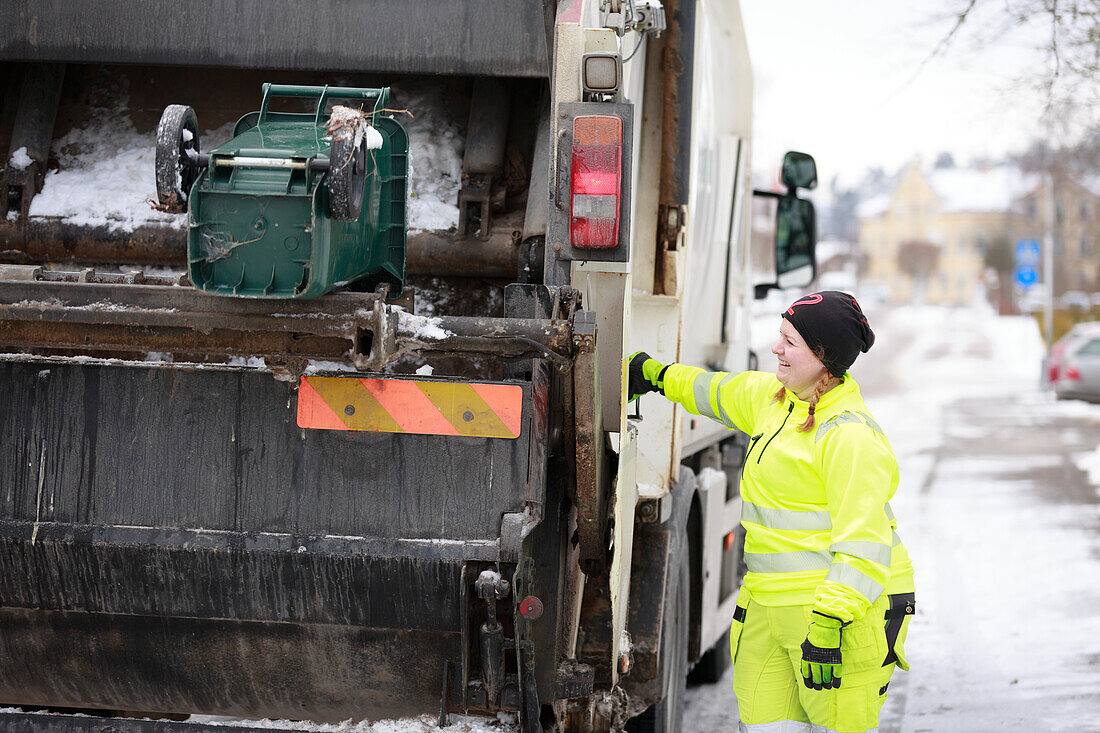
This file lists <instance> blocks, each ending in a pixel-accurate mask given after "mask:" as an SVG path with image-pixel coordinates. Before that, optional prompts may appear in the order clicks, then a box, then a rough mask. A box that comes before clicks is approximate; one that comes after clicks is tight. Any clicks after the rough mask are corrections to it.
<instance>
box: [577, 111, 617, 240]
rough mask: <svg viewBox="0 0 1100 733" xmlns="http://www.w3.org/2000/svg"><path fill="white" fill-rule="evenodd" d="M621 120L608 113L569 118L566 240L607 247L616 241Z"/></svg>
mask: <svg viewBox="0 0 1100 733" xmlns="http://www.w3.org/2000/svg"><path fill="white" fill-rule="evenodd" d="M622 156H623V121H622V119H620V118H618V117H615V116H612V115H586V116H581V117H577V118H575V119H574V120H573V156H572V167H571V170H572V178H571V185H570V197H571V203H570V220H569V243H570V244H571V245H572V246H574V247H586V248H592V249H608V248H611V247H615V246H617V245H618V244H619V202H620V196H621V190H622V189H621V184H622Z"/></svg>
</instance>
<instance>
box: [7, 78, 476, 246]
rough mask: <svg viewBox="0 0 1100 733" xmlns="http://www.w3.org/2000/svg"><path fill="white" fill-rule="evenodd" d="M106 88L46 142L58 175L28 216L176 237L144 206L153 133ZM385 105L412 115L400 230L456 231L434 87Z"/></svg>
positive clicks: (176, 222) (124, 96) (182, 221)
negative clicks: (147, 229) (157, 230)
mask: <svg viewBox="0 0 1100 733" xmlns="http://www.w3.org/2000/svg"><path fill="white" fill-rule="evenodd" d="M113 81H114V82H115V83H113V84H103V85H102V86H100V87H97V88H96V89H94V90H91V93H92V95H93V97H94V99H93V104H94V106H93V107H92V113H91V115H90V116H89V117H88V118H87V119H86V120H84V121H83V124H82V125H80V126H78V127H76V128H74V129H72V130H71V131H69V132H68V133H66V134H65V135H64V136H63V137H61V138H59V139H57V140H54V141H53V144H52V146H51V155H52V157H54V158H56V159H57V161H58V165H59V168H58V169H55V170H50V171H49V172H48V173H47V174H46V178H45V181H44V183H43V187H42V191H40V192H39V193H38V195H36V196H35V197H34V199H33V200H32V202H31V208H30V216H31V217H32V218H49V219H54V220H59V221H61V222H63V223H66V224H71V225H75V226H85V227H106V228H107V229H108V230H110V231H112V232H118V231H122V232H131V231H134V229H136V228H138V227H142V226H148V225H152V226H163V227H171V228H173V229H177V230H181V229H183V227H184V226H185V225H186V216H185V215H184V214H169V213H165V212H161V211H157V210H156V209H155V208H153V205H152V204H153V203H154V202H155V201H156V199H157V192H156V179H155V177H154V161H155V158H156V133H155V131H148V132H139V131H138V130H137V129H136V128H135V127H134V123H133V121H132V120H131V117H130V98H129V95H128V93H127V88H128V82H127V79H126V77H125V76H124V75H123V76H120V77H119V78H118V79H117V80H113ZM393 100H394V101H393V103H392V105H391V106H393V107H394V108H395V109H407V110H408V111H409V112H410V113H411V115H412V116H411V117H409V116H407V115H399V117H398V118H399V121H400V122H401V124H402V125H404V126H405V129H406V130H407V131H408V133H409V143H410V155H409V173H408V175H409V180H408V191H409V199H408V203H407V221H408V228H409V230H410V231H418V230H447V229H453V228H455V227H457V225H458V191H459V189H460V188H461V186H462V154H463V148H464V145H465V139H464V137H463V133H462V127H461V126H460V125H459V124H458V122H456V120H455V119H454V115H453V110H452V109H451V107H450V106H449V105H448V104H447V103H446V101H445V96H444V95H443V93H442V87H441V86H438V85H431V84H428V85H423V86H421V87H417V88H413V87H409V88H408V89H407V90H404V89H394V94H393ZM257 101H258V100H257ZM193 106H195V108H196V112H197V116H198V118H199V121H200V124H201V121H202V118H203V115H202V105H201V100H195V101H194V104H193ZM232 132H233V123H227V124H225V125H222V126H221V127H218V128H217V129H205V130H203V131H201V133H200V136H199V139H200V144H201V149H203V150H210V149H212V148H214V147H216V146H218V145H221V144H222V143H224V142H225V141H227V140H228V139H229V138H230V136H231V135H232ZM371 133H373V137H370V136H371ZM366 134H367V135H368V137H369V139H370V140H372V142H371V144H370V147H377V146H378V145H380V140H381V138H380V136H378V133H377V132H376V131H374V130H373V128H367V130H366ZM376 138H377V139H376ZM29 163H30V159H29V157H27V156H26V151H25V150H22V151H15V154H14V155H13V158H12V160H11V161H10V164H11V165H13V166H15V167H20V166H26V165H27V164H29Z"/></svg>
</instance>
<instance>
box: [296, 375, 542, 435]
mask: <svg viewBox="0 0 1100 733" xmlns="http://www.w3.org/2000/svg"><path fill="white" fill-rule="evenodd" d="M522 412H523V388H522V387H520V386H519V385H517V384H474V383H470V382H435V381H431V382H429V381H418V380H411V379H363V378H360V377H302V381H301V382H300V383H299V385H298V427H300V428H312V429H315V430H362V431H370V432H378V433H418V434H420V435H462V436H467V437H475V438H516V437H519V434H520V425H521V423H520V419H521V417H522Z"/></svg>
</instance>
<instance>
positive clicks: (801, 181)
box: [782, 150, 817, 193]
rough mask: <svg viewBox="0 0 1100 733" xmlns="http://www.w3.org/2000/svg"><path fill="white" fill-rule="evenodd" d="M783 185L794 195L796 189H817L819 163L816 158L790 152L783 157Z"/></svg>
mask: <svg viewBox="0 0 1100 733" xmlns="http://www.w3.org/2000/svg"><path fill="white" fill-rule="evenodd" d="M782 178H783V185H784V186H786V187H787V188H788V189H791V191H790V192H791V193H794V189H796V188H806V189H813V188H816V187H817V163H815V162H814V156H812V155H809V154H807V153H799V152H796V151H794V150H791V151H788V152H787V154H786V155H784V156H783V172H782Z"/></svg>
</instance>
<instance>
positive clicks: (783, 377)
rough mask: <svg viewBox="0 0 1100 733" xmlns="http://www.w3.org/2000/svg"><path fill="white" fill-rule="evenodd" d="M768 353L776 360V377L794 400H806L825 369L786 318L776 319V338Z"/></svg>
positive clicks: (825, 371)
mask: <svg viewBox="0 0 1100 733" xmlns="http://www.w3.org/2000/svg"><path fill="white" fill-rule="evenodd" d="M772 353H773V354H775V356H776V357H777V358H778V359H779V366H778V367H776V370H775V376H776V378H777V379H778V380H779V381H780V382H782V383H783V386H784V387H786V388H787V389H789V390H790V391H791V392H794V393H795V394H796V395H798V399H800V400H806V401H808V400H809V398H810V397H811V396H812V395H813V392H814V387H815V386H816V385H817V382H818V380H819V379H821V377H822V376H824V375H825V374H827V370H826V369H825V365H824V364H822V363H821V360H820V359H818V358H817V356H816V355H815V354H814V352H812V351H810V347H809V346H807V345H806V342H805V341H804V340H803V339H802V336H801V335H800V334H799V333H798V330H797V329H796V328H795V327H794V326H792V325H791V322H790V321H788V320H787V319H786V318H781V319H780V324H779V339H778V340H776V342H775V343H774V344H773V345H772Z"/></svg>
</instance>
